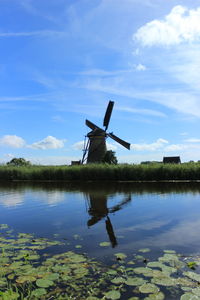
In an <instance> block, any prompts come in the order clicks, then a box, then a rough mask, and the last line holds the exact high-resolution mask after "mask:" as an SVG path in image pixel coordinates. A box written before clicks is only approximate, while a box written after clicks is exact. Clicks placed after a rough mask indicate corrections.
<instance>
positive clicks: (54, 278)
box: [0, 224, 200, 300]
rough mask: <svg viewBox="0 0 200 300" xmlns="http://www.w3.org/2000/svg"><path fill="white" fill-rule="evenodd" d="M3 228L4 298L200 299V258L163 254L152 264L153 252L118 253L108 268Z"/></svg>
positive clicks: (0, 275)
mask: <svg viewBox="0 0 200 300" xmlns="http://www.w3.org/2000/svg"><path fill="white" fill-rule="evenodd" d="M0 230H1V231H0V247H1V256H0V289H1V291H0V299H2V300H12V299H13V300H15V299H16V300H17V299H24V300H25V299H30V300H32V299H41V300H42V299H58V300H62V299H63V300H64V299H86V300H95V299H105V300H106V299H113V300H114V299H128V300H136V299H146V300H151V299H154V300H155V299H157V300H162V299H164V298H165V295H167V296H168V298H169V297H170V293H172V292H173V293H177V299H179V298H180V299H181V300H185V299H199V297H200V288H199V284H200V274H198V272H197V271H196V270H195V271H194V270H193V271H192V270H191V268H190V266H191V265H193V264H194V263H195V266H196V267H197V268H198V266H199V265H200V258H199V257H198V256H196V257H188V258H187V257H184V258H183V257H182V256H181V255H179V254H177V253H176V252H175V251H173V250H165V251H164V252H163V254H162V255H161V256H160V257H158V259H157V260H154V261H150V259H149V258H148V257H147V255H148V254H149V253H150V249H148V248H143V249H139V250H138V253H143V254H144V255H145V257H143V258H145V260H144V259H143V260H141V255H138V253H135V254H134V255H133V256H132V257H129V256H127V255H126V254H125V253H115V255H114V256H113V261H112V265H110V266H108V265H104V264H103V263H100V262H98V261H95V260H94V259H91V258H89V257H87V256H86V255H85V254H81V253H75V252H74V251H69V250H68V251H65V252H60V251H59V246H60V245H62V244H63V243H61V242H60V241H56V240H48V239H45V238H37V237H35V236H34V235H33V234H27V233H16V234H15V233H14V232H12V231H11V230H9V228H8V226H7V225H6V224H1V225H0ZM103 243H104V242H102V245H103ZM102 245H99V246H102ZM51 247H58V248H57V254H55V252H54V254H52V252H51V251H50V250H49V251H48V250H47V249H51ZM65 247H66V245H65ZM130 259H131V260H130ZM190 263H191V264H190Z"/></svg>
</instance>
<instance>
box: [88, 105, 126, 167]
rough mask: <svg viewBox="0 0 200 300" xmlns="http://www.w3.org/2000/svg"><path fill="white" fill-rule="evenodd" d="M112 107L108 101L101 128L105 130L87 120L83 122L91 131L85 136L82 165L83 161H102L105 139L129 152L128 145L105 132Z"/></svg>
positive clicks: (104, 151) (104, 152)
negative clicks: (109, 139)
mask: <svg viewBox="0 0 200 300" xmlns="http://www.w3.org/2000/svg"><path fill="white" fill-rule="evenodd" d="M113 106H114V102H113V101H109V103H108V106H107V110H106V113H105V116H104V121H103V126H104V127H105V129H102V128H100V127H98V126H97V125H95V124H94V123H92V122H91V121H89V120H86V121H85V123H86V125H87V126H88V127H89V128H90V129H92V131H90V132H89V133H88V134H87V138H88V140H87V143H86V144H85V146H84V150H83V158H82V163H84V162H85V160H86V161H87V163H101V162H102V161H103V159H104V156H105V154H106V138H107V137H110V138H111V139H113V140H114V141H116V142H117V143H119V144H121V145H122V146H124V147H125V148H127V149H129V150H130V143H127V142H125V141H124V140H122V139H120V138H119V137H117V136H116V135H114V134H113V133H112V132H110V133H107V132H106V130H107V129H108V124H109V122H110V117H111V114H112V109H113Z"/></svg>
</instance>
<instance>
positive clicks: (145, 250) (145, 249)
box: [138, 248, 151, 253]
mask: <svg viewBox="0 0 200 300" xmlns="http://www.w3.org/2000/svg"><path fill="white" fill-rule="evenodd" d="M150 251H151V250H150V249H149V248H142V249H139V250H138V252H142V253H147V252H150Z"/></svg>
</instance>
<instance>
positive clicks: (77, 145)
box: [72, 141, 117, 151]
mask: <svg viewBox="0 0 200 300" xmlns="http://www.w3.org/2000/svg"><path fill="white" fill-rule="evenodd" d="M106 146H107V149H108V150H113V151H115V150H117V146H116V145H114V144H112V143H108V142H106ZM72 148H73V149H75V150H83V149H84V141H80V142H77V143H75V144H74V145H72Z"/></svg>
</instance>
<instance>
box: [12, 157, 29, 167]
mask: <svg viewBox="0 0 200 300" xmlns="http://www.w3.org/2000/svg"><path fill="white" fill-rule="evenodd" d="M7 165H8V166H20V167H22V166H30V165H31V163H30V161H28V160H26V159H24V158H13V159H11V161H9V162H8V163H7Z"/></svg>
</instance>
